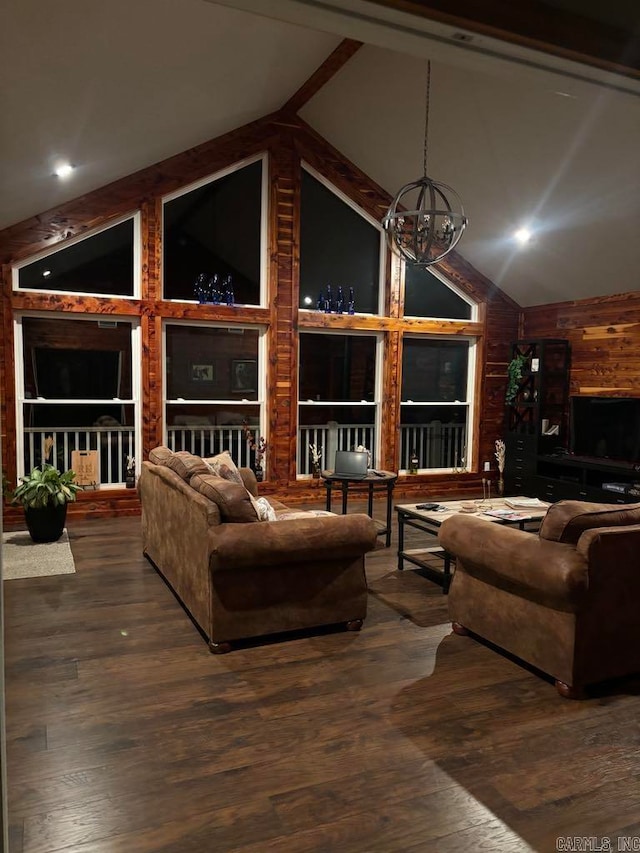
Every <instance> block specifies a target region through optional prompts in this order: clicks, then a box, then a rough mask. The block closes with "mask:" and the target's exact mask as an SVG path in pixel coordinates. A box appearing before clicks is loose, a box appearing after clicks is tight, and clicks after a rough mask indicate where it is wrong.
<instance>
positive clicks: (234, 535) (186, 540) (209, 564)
mask: <svg viewBox="0 0 640 853" xmlns="http://www.w3.org/2000/svg"><path fill="white" fill-rule="evenodd" d="M231 465H232V467H233V469H234V473H235V475H236V480H240V482H237V481H234V480H229V479H225V478H223V477H221V476H218V475H216V474H214V473H211V470H210V468H209V466H208V465H207V462H206V460H203V459H201V458H200V457H198V456H193V455H192V454H190V453H187V452H178V453H172V452H171V450H169V449H168V448H166V447H158V448H155V450H152V451H151V453H150V455H149V461H145V462H143V464H142V469H141V475H140V479H139V481H138V490H139V494H140V498H141V502H142V540H143V551H144V554H145V555H146V556H147V557H148V559H149V560H150V561H151V562H152V563H153V564H154V566H155V567H156V568H157V569H158V571H159V572H160V573H161V574H162V575H163V577H164V578H165V579H166V581H167V582H168V583H169V585H170V586H171V587H172V589H173V590H174V592H175V594H176V595H177V596H178V598H179V599H180V600H181V601H182V604H183V605H184V607H185V608H186V610H187V611H188V612H189V614H190V615H191V617H192V618H193V620H194V621H195V623H196V624H197V625H198V626H199V628H200V629H201V631H202V633H203V634H204V635H205V636H206V638H207V640H208V641H209V647H210V649H211V650H212V651H215V652H225V651H229V650H230V648H231V644H232V643H233V641H237V640H240V639H246V638H251V637H260V636H264V635H267V634H275V633H280V632H285V631H293V630H299V629H307V628H316V627H319V626H324V625H333V624H340V623H342V624H344V625H345V626H346V627H348V628H350V629H352V630H356V629H358V628H360V627H361V626H362V622H363V620H364V618H365V616H366V613H367V582H366V577H365V570H364V555H365V553H366V552H367V551H370V550H372V549H373V548H374V547H375V543H376V532H377V530H376V526H375V523H374V522H373V521H372V519H371V518H369V516H367V515H364V514H356V513H353V514H351V515H342V516H337V515H333V514H332V513H325V512H318V513H313V512H299V511H298V512H296V511H292V510H290V509H289V508H288V507H286V506H284V504H282V503H280V502H279V501H276V500H273V499H270V500H269V504H270V507H269V510H270V514H271V516H272V517H274V518H275V520H270V521H261V520H259V518H258V516H257V515H256V504H257V501H256V499H257V498H258V486H257V482H256V478H255V475H254V473H253V471H251V470H250V469H248V468H241V469H236V468H235V466H233V463H231ZM223 473H224V471H223ZM238 474H239V475H240V476H239V477H238V476H237V475H238Z"/></svg>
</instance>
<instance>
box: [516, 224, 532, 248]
mask: <svg viewBox="0 0 640 853" xmlns="http://www.w3.org/2000/svg"><path fill="white" fill-rule="evenodd" d="M531 237H532V234H531V231H529V229H528V228H518V230H517V231H516V232H515V233H514V235H513V239H514V240H515V241H516V242H517V243H520V245H521V246H524V245H525V244H526V243H528V242H529V240H530V239H531Z"/></svg>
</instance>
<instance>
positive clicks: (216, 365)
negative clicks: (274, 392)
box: [166, 325, 258, 401]
mask: <svg viewBox="0 0 640 853" xmlns="http://www.w3.org/2000/svg"><path fill="white" fill-rule="evenodd" d="M166 356H167V364H166V375H167V394H166V396H167V398H168V399H170V400H178V399H179V398H183V399H184V400H237V401H241V400H257V399H258V330H257V329H221V328H217V327H202V326H182V325H167V328H166Z"/></svg>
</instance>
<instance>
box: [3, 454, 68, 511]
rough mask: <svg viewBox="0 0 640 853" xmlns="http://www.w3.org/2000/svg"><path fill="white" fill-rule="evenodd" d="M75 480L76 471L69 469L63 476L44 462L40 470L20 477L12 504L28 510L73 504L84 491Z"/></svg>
mask: <svg viewBox="0 0 640 853" xmlns="http://www.w3.org/2000/svg"><path fill="white" fill-rule="evenodd" d="M75 478H76V474H75V471H72V470H71V469H69V470H68V471H65V472H64V474H61V473H60V471H58V469H57V468H54V467H53V465H50V464H49V463H48V462H43V463H42V466H41V467H40V468H34V469H33V470H32V471H31V473H30V474H27V475H26V476H24V477H20V482H19V484H18V486H17V487H16V488H15V489H14V491H13V500H12V503H14V504H21V505H22V506H24V507H25V508H26V509H41V508H42V507H46V506H52V507H54V506H62V505H64V504H66V503H71V502H72V501H75V499H76V494H77V492H79V491H82V486H79V485H78V484H77V483H76V482H75Z"/></svg>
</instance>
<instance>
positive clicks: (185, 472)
mask: <svg viewBox="0 0 640 853" xmlns="http://www.w3.org/2000/svg"><path fill="white" fill-rule="evenodd" d="M161 464H162V463H161ZM164 464H165V465H166V466H167V468H170V469H171V470H172V471H175V473H176V474H177V475H178V476H179V477H182V479H183V480H184V481H185V483H188V482H189V481H190V480H191V478H192V477H193V475H194V474H208V473H209V469H208V467H207V464H206V462H205V461H204V460H203V459H201V458H200V457H199V456H194V455H193V453H189V452H188V451H187V450H179V451H178V452H177V453H172V454H171V456H168V457H167V459H166V460H165V462H164Z"/></svg>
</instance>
